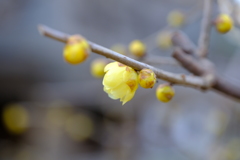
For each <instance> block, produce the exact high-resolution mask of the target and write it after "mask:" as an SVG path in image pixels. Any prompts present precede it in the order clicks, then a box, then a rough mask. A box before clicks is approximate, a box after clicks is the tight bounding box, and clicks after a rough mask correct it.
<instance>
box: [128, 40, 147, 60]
mask: <svg viewBox="0 0 240 160" xmlns="http://www.w3.org/2000/svg"><path fill="white" fill-rule="evenodd" d="M129 51H130V53H131V54H133V55H134V56H137V57H142V56H144V55H145V54H146V45H145V44H144V43H143V42H142V41H139V40H134V41H132V42H131V43H130V44H129Z"/></svg>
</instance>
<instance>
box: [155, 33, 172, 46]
mask: <svg viewBox="0 0 240 160" xmlns="http://www.w3.org/2000/svg"><path fill="white" fill-rule="evenodd" d="M157 44H158V46H159V47H160V48H161V49H169V48H170V47H172V33H171V32H170V31H163V32H160V33H159V35H158V37H157Z"/></svg>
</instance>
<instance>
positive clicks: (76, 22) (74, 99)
mask: <svg viewBox="0 0 240 160" xmlns="http://www.w3.org/2000/svg"><path fill="white" fill-rule="evenodd" d="M220 2H221V3H220ZM230 2H231V4H234V5H235V6H238V5H239V4H238V3H237V1H227V0H225V1H223V0H222V1H219V4H221V7H218V5H217V3H216V2H214V16H215V17H216V15H217V14H218V13H219V12H221V11H222V10H225V12H228V11H229V12H230V13H232V12H231V11H232V10H231V7H229V6H228V5H229V3H230ZM202 3H203V2H202V1H199V0H121V1H119V0H41V1H40V0H0V159H1V160H43V159H44V160H69V159H71V160H75V159H81V160H145V159H147V160H165V159H168V160H195V159H196V160H202V159H207V160H208V159H209V160H239V159H240V152H239V150H240V128H239V123H240V103H239V102H236V101H234V100H231V99H230V98H228V97H226V96H224V95H220V94H218V93H215V92H212V91H208V92H204V93H203V92H201V91H198V90H194V89H191V88H186V87H181V86H175V87H174V88H175V90H176V95H175V97H174V98H173V100H172V101H171V102H169V103H167V104H165V103H162V102H159V101H158V100H157V99H156V98H155V89H156V87H155V88H153V89H142V88H139V89H138V91H137V92H136V95H135V97H134V98H133V99H132V100H131V101H130V102H128V103H127V104H125V105H124V106H122V105H121V103H120V102H119V101H118V100H112V99H110V98H109V97H108V95H107V94H106V93H105V92H104V91H103V86H102V79H101V78H100V79H96V78H94V77H93V76H92V75H91V73H90V64H91V62H92V60H94V59H95V58H101V57H100V56H99V55H96V54H91V56H90V58H89V59H88V60H87V61H86V62H84V63H83V64H80V65H77V66H72V65H69V64H67V63H66V62H65V61H64V60H63V57H62V50H63V47H64V44H62V43H60V42H57V41H54V40H52V39H48V38H45V37H42V36H41V35H40V34H39V33H38V31H37V25H39V24H45V25H48V26H50V27H53V28H55V29H57V30H60V31H64V32H66V33H69V34H76V33H79V34H82V35H83V36H85V37H86V38H87V39H89V40H90V41H93V42H95V43H97V44H100V45H103V46H105V47H109V48H110V47H111V46H113V45H114V44H118V43H121V44H123V45H126V46H127V45H128V44H129V43H130V42H131V41H132V40H134V39H142V40H144V41H146V43H147V45H148V46H150V47H149V54H153V55H161V56H167V57H171V52H172V50H171V49H169V50H163V49H159V48H158V47H155V46H156V44H155V43H156V42H155V39H154V38H155V36H156V34H154V33H156V32H158V31H161V30H163V29H165V28H166V26H167V16H168V14H169V13H170V12H171V11H173V10H180V11H181V12H182V13H184V14H185V16H186V17H185V18H186V20H185V23H184V25H183V26H182V27H181V28H180V29H181V30H183V31H184V32H185V33H186V34H187V35H188V36H189V37H190V39H191V40H192V41H193V42H194V43H197V40H198V36H199V30H200V22H201V18H202V17H201V13H202V6H203V4H202ZM219 8H220V9H219ZM235 11H238V10H235ZM235 13H237V12H235ZM235 16H236V17H235V18H236V21H237V18H238V14H235ZM235 27H236V28H234V29H233V30H232V31H231V32H230V33H227V34H225V35H220V34H219V33H217V32H216V31H215V29H214V28H213V29H212V32H211V43H210V55H209V58H210V59H211V60H212V61H213V62H214V63H215V64H216V68H217V70H218V71H219V74H221V75H222V76H227V77H228V79H229V80H231V81H232V82H234V83H240V72H239V68H240V63H239V62H240V50H239V46H240V40H239V37H240V34H239V33H240V32H239V30H238V28H237V27H238V23H237V22H236V25H235ZM157 67H159V68H161V69H165V70H168V71H172V72H176V73H180V72H181V73H187V72H186V71H185V70H184V69H181V68H179V67H176V66H163V65H161V66H157ZM161 83H162V81H160V80H159V81H158V84H161Z"/></svg>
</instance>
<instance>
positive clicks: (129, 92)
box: [120, 90, 135, 105]
mask: <svg viewBox="0 0 240 160" xmlns="http://www.w3.org/2000/svg"><path fill="white" fill-rule="evenodd" d="M134 95H135V92H131V91H130V90H129V91H128V92H127V94H126V95H125V97H124V98H122V99H121V100H120V101H121V102H122V105H124V104H125V103H127V102H128V101H130V100H131V99H132V98H133V96H134Z"/></svg>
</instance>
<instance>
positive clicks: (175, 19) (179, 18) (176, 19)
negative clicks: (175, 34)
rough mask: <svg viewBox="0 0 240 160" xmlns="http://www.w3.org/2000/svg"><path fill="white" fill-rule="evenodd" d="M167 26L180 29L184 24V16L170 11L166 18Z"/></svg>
mask: <svg viewBox="0 0 240 160" xmlns="http://www.w3.org/2000/svg"><path fill="white" fill-rule="evenodd" d="M167 20H168V24H169V25H170V26H172V27H181V26H182V25H183V24H184V21H185V16H184V14H183V13H182V12H180V11H172V12H170V13H169V14H168V17H167Z"/></svg>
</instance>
